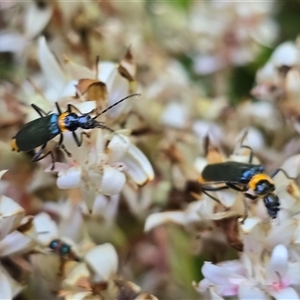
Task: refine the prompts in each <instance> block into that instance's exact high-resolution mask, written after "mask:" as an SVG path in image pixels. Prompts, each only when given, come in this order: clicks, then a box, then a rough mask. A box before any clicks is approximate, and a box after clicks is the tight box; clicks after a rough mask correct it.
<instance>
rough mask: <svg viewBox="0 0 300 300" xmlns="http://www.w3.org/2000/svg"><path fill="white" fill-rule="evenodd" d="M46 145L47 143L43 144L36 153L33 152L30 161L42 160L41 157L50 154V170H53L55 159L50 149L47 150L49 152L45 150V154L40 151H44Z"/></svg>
mask: <svg viewBox="0 0 300 300" xmlns="http://www.w3.org/2000/svg"><path fill="white" fill-rule="evenodd" d="M46 146H47V144H44V145H43V146H42V148H41V149H40V150H39V151H38V152H36V153H35V154H34V156H33V158H32V161H33V162H37V161H39V160H42V159H43V158H45V157H46V156H48V155H51V160H52V167H51V171H53V170H54V167H55V160H54V155H53V153H52V151H49V152H47V153H46V154H44V155H42V153H43V152H44V150H45V148H46Z"/></svg>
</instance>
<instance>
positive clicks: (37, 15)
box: [23, 2, 52, 40]
mask: <svg viewBox="0 0 300 300" xmlns="http://www.w3.org/2000/svg"><path fill="white" fill-rule="evenodd" d="M26 4H27V5H26V11H25V20H24V25H23V27H24V34H25V36H26V37H27V38H28V39H29V40H30V39H33V38H35V37H36V36H37V35H38V34H39V33H40V32H41V31H42V30H43V29H44V28H45V27H46V25H47V24H48V22H49V20H50V18H51V16H52V6H51V5H50V4H48V5H46V7H43V8H42V9H41V8H39V7H38V5H37V4H36V3H35V2H29V3H26Z"/></svg>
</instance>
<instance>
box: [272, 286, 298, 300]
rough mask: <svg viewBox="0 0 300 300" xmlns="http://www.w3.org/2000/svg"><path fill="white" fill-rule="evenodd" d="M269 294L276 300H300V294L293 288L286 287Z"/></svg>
mask: <svg viewBox="0 0 300 300" xmlns="http://www.w3.org/2000/svg"><path fill="white" fill-rule="evenodd" d="M269 294H270V295H271V296H272V297H274V298H275V299H276V300H296V299H300V297H299V295H298V293H297V292H296V291H295V290H294V289H293V288H291V287H286V288H284V289H280V290H278V291H273V290H272V291H269Z"/></svg>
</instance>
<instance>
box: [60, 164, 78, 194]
mask: <svg viewBox="0 0 300 300" xmlns="http://www.w3.org/2000/svg"><path fill="white" fill-rule="evenodd" d="M80 183H81V168H80V167H79V166H76V167H71V168H69V169H68V170H66V171H65V170H62V171H59V172H58V177H57V181H56V184H57V186H58V188H60V189H76V188H79V187H80Z"/></svg>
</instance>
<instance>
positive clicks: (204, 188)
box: [201, 185, 229, 192]
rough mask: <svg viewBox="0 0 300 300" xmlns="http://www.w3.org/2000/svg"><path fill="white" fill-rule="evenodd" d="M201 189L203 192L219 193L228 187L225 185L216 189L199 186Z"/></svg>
mask: <svg viewBox="0 0 300 300" xmlns="http://www.w3.org/2000/svg"><path fill="white" fill-rule="evenodd" d="M201 189H202V191H203V190H204V191H211V192H218V191H221V190H226V189H229V187H228V186H227V185H224V186H218V187H213V186H206V185H201Z"/></svg>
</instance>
